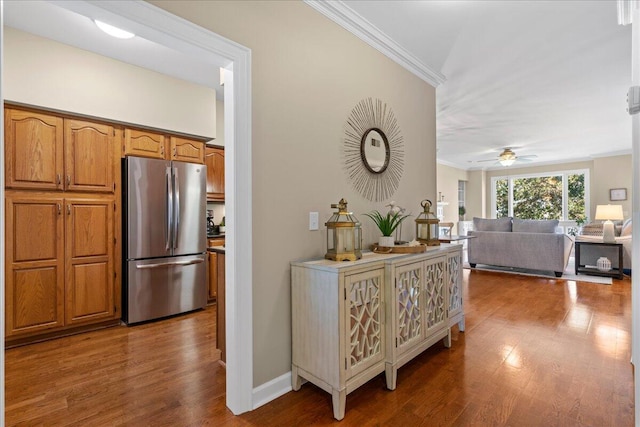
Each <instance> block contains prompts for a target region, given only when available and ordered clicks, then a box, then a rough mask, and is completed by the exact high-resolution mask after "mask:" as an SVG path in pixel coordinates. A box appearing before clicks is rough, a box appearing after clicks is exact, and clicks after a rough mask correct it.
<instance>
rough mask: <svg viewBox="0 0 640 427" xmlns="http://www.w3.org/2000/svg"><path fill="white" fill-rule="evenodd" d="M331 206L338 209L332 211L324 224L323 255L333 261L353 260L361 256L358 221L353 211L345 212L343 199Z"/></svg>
mask: <svg viewBox="0 0 640 427" xmlns="http://www.w3.org/2000/svg"><path fill="white" fill-rule="evenodd" d="M331 207H332V208H334V209H338V212H334V213H333V215H332V216H331V218H329V221H327V222H326V223H325V224H324V225H326V226H327V253H326V254H325V256H324V257H325V258H326V259H331V260H334V261H355V260H357V259H360V258H362V229H361V228H360V221H358V220H357V218H356V217H355V216H353V213H351V212H347V201H346V200H345V199H341V200H340V202H339V203H337V204H332V205H331Z"/></svg>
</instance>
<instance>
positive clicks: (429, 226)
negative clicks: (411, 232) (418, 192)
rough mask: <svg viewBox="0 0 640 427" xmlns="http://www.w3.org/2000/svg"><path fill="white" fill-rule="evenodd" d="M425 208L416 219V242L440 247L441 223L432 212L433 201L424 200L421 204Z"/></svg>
mask: <svg viewBox="0 0 640 427" xmlns="http://www.w3.org/2000/svg"><path fill="white" fill-rule="evenodd" d="M420 204H421V205H422V207H423V208H424V212H422V213H421V214H420V215H418V217H417V218H416V240H417V241H419V242H420V243H424V244H426V245H427V246H439V245H440V240H438V236H439V230H438V229H439V225H438V224H439V223H440V221H439V220H438V218H437V217H436V215H435V214H434V213H433V212H431V200H423V201H422V202H421V203H420Z"/></svg>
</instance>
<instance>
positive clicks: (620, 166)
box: [590, 154, 633, 219]
mask: <svg viewBox="0 0 640 427" xmlns="http://www.w3.org/2000/svg"><path fill="white" fill-rule="evenodd" d="M632 176H633V164H632V162H631V155H630V154H629V155H626V156H613V157H598V158H596V159H594V160H593V176H592V177H591V217H590V219H593V217H594V216H595V213H596V205H606V204H608V203H611V204H612V205H622V211H623V213H624V217H625V218H630V217H631V196H632V188H631V187H632V179H633V178H632ZM612 188H626V189H627V200H625V201H610V200H609V190H610V189H612Z"/></svg>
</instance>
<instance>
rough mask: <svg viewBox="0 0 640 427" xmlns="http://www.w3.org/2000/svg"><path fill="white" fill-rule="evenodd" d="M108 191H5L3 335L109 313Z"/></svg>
mask: <svg viewBox="0 0 640 427" xmlns="http://www.w3.org/2000/svg"><path fill="white" fill-rule="evenodd" d="M114 210H115V209H114V200H113V197H108V196H105V197H99V196H96V197H55V196H51V195H50V194H46V193H34V192H15V193H14V192H8V193H7V195H6V261H7V262H6V273H5V278H6V312H5V316H6V336H7V338H9V339H10V338H13V337H20V336H29V335H34V334H38V333H43V332H53V331H56V330H61V329H66V328H68V327H73V326H76V325H86V324H89V323H94V322H102V321H106V320H114V319H115V318H116V307H115V305H116V304H115V300H114V295H115V291H116V290H115V284H116V281H115V276H116V269H115V261H114V260H115V250H116V245H115V239H114V226H115V224H114V215H115V213H114Z"/></svg>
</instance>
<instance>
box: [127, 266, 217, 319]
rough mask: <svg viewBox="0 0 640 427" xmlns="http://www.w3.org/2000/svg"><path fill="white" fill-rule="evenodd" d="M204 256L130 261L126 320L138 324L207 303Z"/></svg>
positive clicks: (194, 308)
mask: <svg viewBox="0 0 640 427" xmlns="http://www.w3.org/2000/svg"><path fill="white" fill-rule="evenodd" d="M205 259H206V258H205V255H193V256H181V257H170V258H157V259H151V260H144V261H129V262H128V263H127V264H128V266H127V267H128V281H127V282H128V283H127V287H126V293H125V295H124V300H125V301H124V312H123V319H124V321H125V322H126V323H128V324H131V323H138V322H144V321H146V320H152V319H158V318H160V317H165V316H171V315H173V314H179V313H184V312H187V311H191V310H196V309H198V308H203V307H205V306H206V304H207V284H206V274H207V267H206V262H205Z"/></svg>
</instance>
